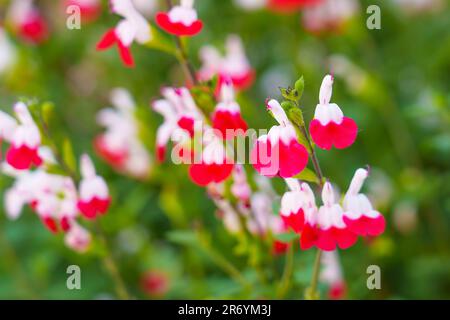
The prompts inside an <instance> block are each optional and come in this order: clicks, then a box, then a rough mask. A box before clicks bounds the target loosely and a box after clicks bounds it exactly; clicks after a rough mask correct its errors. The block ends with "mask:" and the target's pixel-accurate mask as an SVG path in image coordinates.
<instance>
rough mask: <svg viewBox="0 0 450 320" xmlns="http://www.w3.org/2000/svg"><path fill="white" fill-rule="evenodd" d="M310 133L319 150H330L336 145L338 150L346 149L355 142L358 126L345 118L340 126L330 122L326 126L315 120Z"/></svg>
mask: <svg viewBox="0 0 450 320" xmlns="http://www.w3.org/2000/svg"><path fill="white" fill-rule="evenodd" d="M309 132H310V133H311V138H312V139H313V141H314V143H315V144H316V145H317V146H318V147H319V148H322V149H325V150H330V149H331V147H332V146H333V145H334V146H335V147H336V148H337V149H344V148H347V147H349V146H351V145H352V144H353V142H355V140H356V136H357V134H358V126H357V125H356V123H355V121H353V120H352V119H350V118H347V117H344V118H343V120H342V123H340V124H336V123H334V122H329V123H328V124H327V125H325V126H323V125H322V124H321V123H320V121H319V120H317V119H313V120H312V121H311V123H310V125H309Z"/></svg>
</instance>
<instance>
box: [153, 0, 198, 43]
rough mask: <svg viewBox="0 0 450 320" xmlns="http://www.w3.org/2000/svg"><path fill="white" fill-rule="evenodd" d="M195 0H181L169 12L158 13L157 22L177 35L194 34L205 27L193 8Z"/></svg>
mask: <svg viewBox="0 0 450 320" xmlns="http://www.w3.org/2000/svg"><path fill="white" fill-rule="evenodd" d="M193 6H194V0H181V1H180V5H178V6H174V7H173V8H172V9H170V11H169V12H168V13H166V12H159V13H157V14H156V23H157V24H158V26H160V27H161V28H162V29H163V30H164V31H166V32H168V33H170V34H173V35H176V36H194V35H196V34H198V33H199V32H200V31H201V30H202V28H203V22H202V21H201V20H199V19H198V17H197V11H195V9H194V8H193Z"/></svg>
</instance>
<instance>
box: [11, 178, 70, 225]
mask: <svg viewBox="0 0 450 320" xmlns="http://www.w3.org/2000/svg"><path fill="white" fill-rule="evenodd" d="M4 172H5V173H7V174H10V175H13V176H15V177H16V181H15V183H14V185H13V187H11V188H10V189H8V190H7V191H6V192H5V198H4V201H5V210H6V213H7V215H8V217H9V218H11V219H17V218H18V217H19V215H20V212H21V211H22V208H23V207H24V206H25V205H29V206H30V207H31V208H32V209H33V211H34V212H36V214H37V215H38V216H39V217H40V219H41V221H42V222H43V224H44V225H45V226H46V227H47V228H48V229H49V230H50V231H52V232H54V233H56V232H58V231H59V230H62V231H64V232H66V231H68V230H69V229H70V227H71V225H72V222H73V221H74V219H75V218H76V216H77V214H78V209H77V192H76V189H75V185H74V183H73V181H72V179H70V178H69V177H65V176H60V175H54V174H49V173H47V172H45V171H43V170H40V169H39V170H36V171H14V170H8V169H4Z"/></svg>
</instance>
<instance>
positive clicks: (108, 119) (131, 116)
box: [94, 88, 151, 178]
mask: <svg viewBox="0 0 450 320" xmlns="http://www.w3.org/2000/svg"><path fill="white" fill-rule="evenodd" d="M111 102H112V105H113V106H114V107H115V108H106V109H103V110H101V111H100V112H99V113H98V114H97V122H98V123H99V124H101V125H102V126H104V127H105V128H106V131H105V132H104V133H102V134H100V135H99V136H98V137H97V138H96V139H95V143H94V145H95V149H96V151H97V153H99V154H100V155H101V156H102V158H103V159H105V160H106V161H107V162H108V163H109V164H110V165H111V166H112V167H114V168H115V169H117V170H118V171H120V172H124V173H126V174H129V175H131V176H133V177H136V178H145V177H147V176H148V174H149V171H150V168H151V165H150V155H149V153H148V152H147V150H146V149H145V147H144V145H143V144H142V142H141V141H140V140H139V136H138V131H139V129H138V123H137V120H136V118H135V109H136V107H135V103H134V101H133V99H132V97H131V95H130V93H129V92H128V91H126V90H125V89H122V88H116V89H114V90H113V91H112V92H111Z"/></svg>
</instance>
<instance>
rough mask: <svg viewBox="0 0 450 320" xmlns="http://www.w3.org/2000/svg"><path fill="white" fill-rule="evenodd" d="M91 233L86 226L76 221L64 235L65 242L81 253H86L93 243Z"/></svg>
mask: <svg viewBox="0 0 450 320" xmlns="http://www.w3.org/2000/svg"><path fill="white" fill-rule="evenodd" d="M91 240H92V237H91V234H90V233H89V231H87V230H86V229H85V228H83V227H82V226H80V225H79V224H78V223H76V222H74V223H73V224H72V226H71V228H70V230H69V231H68V232H67V233H66V235H65V237H64V242H65V244H66V245H67V246H68V247H69V248H71V249H73V250H74V251H77V252H79V253H84V252H86V251H87V250H88V249H89V246H90V244H91Z"/></svg>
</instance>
